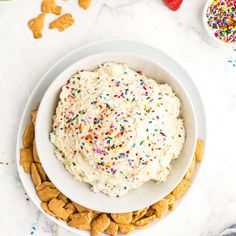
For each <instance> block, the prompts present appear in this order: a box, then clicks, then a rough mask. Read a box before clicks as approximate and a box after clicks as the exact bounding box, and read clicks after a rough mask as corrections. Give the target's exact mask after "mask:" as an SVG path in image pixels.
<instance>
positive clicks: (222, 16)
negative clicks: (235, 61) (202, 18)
mask: <svg viewBox="0 0 236 236" xmlns="http://www.w3.org/2000/svg"><path fill="white" fill-rule="evenodd" d="M206 16H207V18H208V21H207V24H208V26H209V27H210V29H211V30H213V32H214V35H215V37H216V38H217V39H219V40H221V41H223V42H226V43H235V42H236V1H235V0H213V1H212V2H211V4H210V6H209V7H208V9H207V13H206Z"/></svg>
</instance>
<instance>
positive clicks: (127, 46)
mask: <svg viewBox="0 0 236 236" xmlns="http://www.w3.org/2000/svg"><path fill="white" fill-rule="evenodd" d="M109 51H121V52H129V53H138V54H142V55H143V56H146V57H148V58H150V59H151V60H154V61H156V62H157V63H161V64H165V65H167V66H166V68H167V69H168V70H170V71H175V75H177V76H178V78H179V79H180V81H181V83H182V84H184V86H185V87H186V88H187V90H188V91H189V95H190V97H191V101H192V103H193V106H194V109H195V110H196V111H197V113H196V119H197V126H198V137H200V138H202V139H203V140H206V119H205V111H204V108H203V104H202V101H201V98H200V96H199V93H198V91H197V88H196V86H195V84H194V83H193V81H192V80H191V78H190V76H189V75H188V74H187V73H186V72H185V70H183V68H182V67H181V66H180V65H178V64H177V63H176V62H175V61H174V60H173V59H171V58H170V57H168V56H166V55H165V54H163V53H162V52H161V51H160V50H158V49H156V48H153V47H151V46H148V45H145V44H142V43H138V42H133V41H126V40H109V41H101V42H95V43H91V44H88V45H85V46H83V47H81V48H78V49H76V50H75V51H73V52H71V53H69V54H68V55H66V56H64V57H63V58H61V59H60V60H59V61H57V62H56V63H55V64H54V65H53V66H52V67H51V68H49V70H48V71H47V72H46V73H45V74H44V76H43V77H42V78H41V80H40V81H39V83H38V84H37V86H36V87H35V89H34V91H33V92H32V94H31V96H30V98H29V100H28V102H27V104H26V107H25V109H24V112H23V115H22V118H21V122H20V125H19V132H18V137H17V147H16V156H17V166H18V171H19V175H20V178H21V181H22V183H23V186H24V187H25V189H26V191H27V193H28V195H29V197H30V198H31V199H32V201H33V202H34V203H35V205H36V206H37V207H38V208H39V209H40V210H41V211H42V212H43V210H42V209H41V207H40V203H41V201H40V200H39V198H38V196H37V194H36V191H35V188H34V185H33V184H32V181H31V177H30V175H28V174H25V173H24V171H23V168H22V167H21V166H20V165H19V149H20V148H21V147H22V134H23V132H24V129H25V126H26V124H27V123H28V122H29V121H30V112H31V110H33V109H34V108H35V107H36V106H37V104H38V103H39V102H40V101H41V99H42V96H43V94H44V93H45V91H46V89H47V88H48V86H49V85H50V84H51V82H52V81H53V80H54V78H56V76H57V75H58V74H59V73H60V72H61V71H63V70H64V69H65V68H67V67H68V66H70V65H71V64H73V63H74V62H76V61H78V60H79V59H81V58H84V57H86V56H89V55H93V54H97V53H102V52H109ZM199 169H200V165H197V166H196V169H195V172H194V176H193V180H192V182H194V180H195V179H196V176H197V174H198V172H199ZM190 189H191V188H190ZM183 199H184V197H183ZM183 199H182V200H183ZM182 200H180V201H179V203H180V202H181V201H182ZM47 217H49V218H50V219H52V220H53V221H54V222H55V223H57V224H58V225H60V226H62V227H64V228H66V229H68V230H69V231H71V232H75V233H77V234H79V235H81V236H82V235H89V233H88V232H86V231H80V230H78V229H74V228H71V227H69V226H67V224H66V223H65V222H63V221H60V220H57V219H55V218H53V217H51V216H49V215H47ZM160 223H161V221H160V222H158V224H160ZM155 224H156V223H153V224H152V225H153V226H154V225H155ZM140 232H142V234H143V233H145V229H142V230H136V231H134V232H133V233H132V234H133V235H135V234H138V233H140Z"/></svg>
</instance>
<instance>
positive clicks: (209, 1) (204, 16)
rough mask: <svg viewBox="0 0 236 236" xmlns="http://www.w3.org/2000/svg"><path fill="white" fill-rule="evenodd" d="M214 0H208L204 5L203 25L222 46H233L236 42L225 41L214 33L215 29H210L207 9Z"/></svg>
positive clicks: (210, 35) (209, 34)
mask: <svg viewBox="0 0 236 236" xmlns="http://www.w3.org/2000/svg"><path fill="white" fill-rule="evenodd" d="M212 1H213V0H207V1H206V3H205V4H204V7H203V11H202V22H203V26H204V29H205V31H206V32H207V34H208V36H209V37H210V38H211V39H212V40H213V41H214V42H216V43H218V44H219V45H221V46H226V47H232V46H236V42H224V41H222V40H220V39H218V38H216V37H215V36H214V34H213V31H211V30H210V27H209V26H208V24H207V16H206V13H207V9H208V7H209V5H210V4H211V2H212Z"/></svg>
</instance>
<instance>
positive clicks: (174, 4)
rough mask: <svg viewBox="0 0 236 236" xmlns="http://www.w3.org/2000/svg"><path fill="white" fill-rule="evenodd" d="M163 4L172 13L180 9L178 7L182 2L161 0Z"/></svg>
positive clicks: (180, 0) (179, 0)
mask: <svg viewBox="0 0 236 236" xmlns="http://www.w3.org/2000/svg"><path fill="white" fill-rule="evenodd" d="M163 2H164V3H165V5H166V6H167V7H169V8H170V9H171V10H172V11H177V10H178V9H179V8H180V5H181V3H182V2H183V0H163Z"/></svg>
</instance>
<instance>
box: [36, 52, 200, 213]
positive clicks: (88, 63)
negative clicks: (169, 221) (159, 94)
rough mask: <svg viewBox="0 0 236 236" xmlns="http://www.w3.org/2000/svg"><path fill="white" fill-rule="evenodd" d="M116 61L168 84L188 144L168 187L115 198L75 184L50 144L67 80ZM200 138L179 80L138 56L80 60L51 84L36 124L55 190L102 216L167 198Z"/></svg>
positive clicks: (148, 188)
mask: <svg viewBox="0 0 236 236" xmlns="http://www.w3.org/2000/svg"><path fill="white" fill-rule="evenodd" d="M107 61H115V62H120V63H126V64H127V65H128V66H129V67H130V68H132V69H134V70H137V71H138V70H139V71H144V73H145V75H146V76H148V77H151V78H153V79H156V80H157V81H158V82H159V83H168V84H169V85H170V86H171V87H172V88H173V90H174V92H175V93H176V95H177V96H178V97H179V98H180V99H181V102H182V106H181V116H182V117H183V118H184V120H185V121H184V126H185V129H186V134H187V136H186V142H185V144H184V147H183V150H182V152H181V154H180V158H178V159H177V160H175V161H173V162H172V169H171V172H170V175H169V176H168V179H167V181H166V182H165V183H161V184H156V183H155V182H154V181H149V182H148V183H145V184H144V185H142V186H141V187H140V188H138V189H135V190H132V191H130V192H129V193H128V194H126V195H124V196H122V197H119V198H115V197H109V196H107V195H105V194H103V193H94V192H93V191H92V190H91V189H90V186H89V185H88V184H87V183H82V182H80V181H78V180H75V179H74V178H73V176H72V175H71V174H70V173H69V172H68V171H67V170H66V169H65V168H64V166H63V164H62V163H61V162H60V161H59V160H58V159H57V158H56V156H55V155H54V150H55V147H54V145H53V144H52V143H51V142H50V140H49V133H50V132H51V130H52V128H51V125H52V116H53V114H54V112H55V108H56V106H57V103H58V100H59V93H60V92H61V88H62V86H63V85H65V84H66V81H67V80H68V78H69V77H70V76H71V75H73V74H75V73H76V72H77V71H78V70H81V69H83V70H94V69H95V68H96V67H97V66H98V65H100V64H102V63H104V62H107ZM196 137H197V127H196V117H195V113H194V109H193V105H192V103H191V101H190V99H189V96H188V94H187V92H186V90H185V89H184V87H183V86H182V85H181V84H180V82H179V80H178V78H176V77H175V75H174V74H173V73H172V72H171V71H167V70H166V69H165V67H164V65H160V64H157V63H156V62H154V61H151V60H150V59H148V58H146V57H143V56H140V55H138V54H131V53H125V52H107V53H101V54H96V55H92V56H89V57H86V58H83V59H81V60H79V61H78V62H76V63H74V64H73V65H71V66H70V67H68V68H67V69H66V70H64V71H63V72H62V73H61V74H59V76H58V77H57V78H56V79H55V80H54V81H53V82H52V84H51V85H50V86H49V88H48V89H47V91H46V92H45V94H44V96H43V99H42V101H41V103H40V106H39V110H38V115H37V120H36V136H35V139H36V145H37V149H38V154H39V158H40V161H41V163H42V165H43V168H44V170H45V172H46V173H47V175H48V177H49V178H50V180H51V181H52V182H53V183H54V184H55V185H56V187H57V188H58V189H59V190H60V191H61V192H62V193H63V194H64V195H66V196H67V197H68V198H70V199H71V200H73V201H75V202H77V203H79V204H81V205H83V206H85V207H88V208H91V209H93V210H96V211H101V212H110V213H112V212H129V211H134V210H137V209H141V208H144V207H147V206H149V205H151V204H153V203H155V202H157V201H158V200H160V199H161V198H163V197H164V196H166V195H167V194H168V193H169V192H171V190H173V188H174V187H175V186H176V185H177V184H178V183H179V182H180V180H181V179H182V178H183V177H184V175H185V173H186V171H187V169H188V167H189V165H190V163H191V160H192V157H193V154H194V150H195V145H196Z"/></svg>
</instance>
